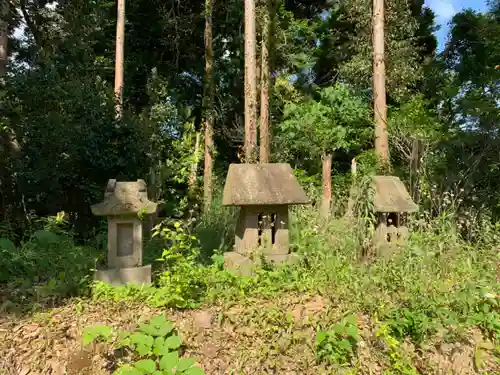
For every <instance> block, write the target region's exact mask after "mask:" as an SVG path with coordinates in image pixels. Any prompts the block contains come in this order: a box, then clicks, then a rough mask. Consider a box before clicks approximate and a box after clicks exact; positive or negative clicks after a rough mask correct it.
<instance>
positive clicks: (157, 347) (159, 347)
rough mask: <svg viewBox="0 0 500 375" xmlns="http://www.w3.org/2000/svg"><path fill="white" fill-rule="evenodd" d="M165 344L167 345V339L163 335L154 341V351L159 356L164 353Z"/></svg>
mask: <svg viewBox="0 0 500 375" xmlns="http://www.w3.org/2000/svg"><path fill="white" fill-rule="evenodd" d="M164 346H165V339H164V338H163V337H157V338H156V339H155V342H154V346H153V353H154V354H156V355H158V356H159V355H161V354H163V349H164Z"/></svg>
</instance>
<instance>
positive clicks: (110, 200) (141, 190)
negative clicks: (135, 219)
mask: <svg viewBox="0 0 500 375" xmlns="http://www.w3.org/2000/svg"><path fill="white" fill-rule="evenodd" d="M156 207H157V204H156V203H154V202H151V201H150V200H149V199H148V193H147V189H146V182H144V180H137V181H135V182H130V181H128V182H121V181H120V182H117V181H116V180H115V179H111V180H109V181H108V185H107V186H106V191H105V193H104V200H103V201H102V202H101V203H97V204H94V205H92V206H91V209H92V213H93V214H94V215H96V216H115V215H128V214H137V213H139V212H144V213H145V214H152V213H154V212H155V211H156Z"/></svg>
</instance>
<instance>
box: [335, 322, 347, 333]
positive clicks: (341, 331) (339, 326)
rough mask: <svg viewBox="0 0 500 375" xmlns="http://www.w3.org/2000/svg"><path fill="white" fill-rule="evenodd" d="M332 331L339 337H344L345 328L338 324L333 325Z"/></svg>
mask: <svg viewBox="0 0 500 375" xmlns="http://www.w3.org/2000/svg"><path fill="white" fill-rule="evenodd" d="M332 329H333V332H335V333H337V334H339V335H342V334H343V333H344V331H345V326H344V325H342V324H338V323H337V324H334V325H333V327H332Z"/></svg>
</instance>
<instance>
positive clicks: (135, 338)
mask: <svg viewBox="0 0 500 375" xmlns="http://www.w3.org/2000/svg"><path fill="white" fill-rule="evenodd" d="M130 342H131V343H132V344H135V345H139V344H141V345H144V346H149V347H150V348H151V347H152V346H153V343H154V339H153V337H151V336H150V335H145V334H144V333H138V332H137V333H133V334H132V335H130Z"/></svg>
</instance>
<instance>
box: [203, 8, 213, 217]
mask: <svg viewBox="0 0 500 375" xmlns="http://www.w3.org/2000/svg"><path fill="white" fill-rule="evenodd" d="M212 10H213V0H205V93H204V95H203V100H204V102H205V105H204V107H205V108H204V111H205V113H204V116H205V157H204V159H205V165H204V172H203V203H204V207H205V210H207V209H208V208H209V207H210V205H211V204H212V170H213V155H212V152H213V148H214V142H213V97H214V90H213V84H212V81H213V77H212V70H213V59H214V57H213V48H212Z"/></svg>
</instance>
